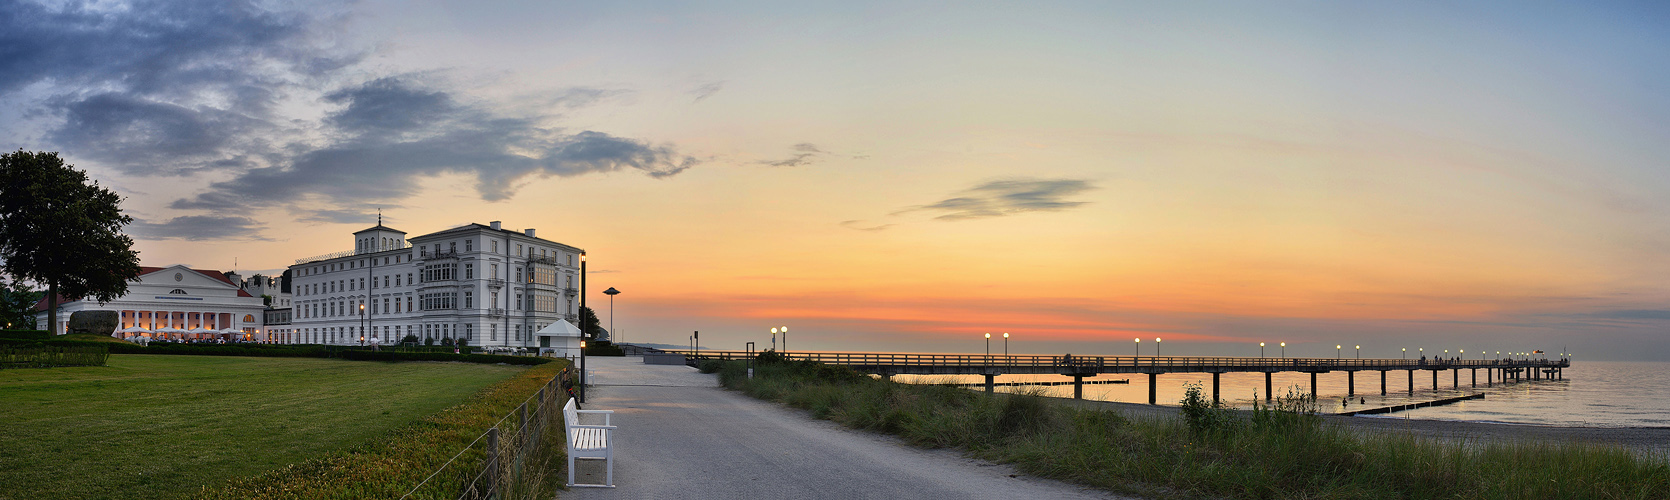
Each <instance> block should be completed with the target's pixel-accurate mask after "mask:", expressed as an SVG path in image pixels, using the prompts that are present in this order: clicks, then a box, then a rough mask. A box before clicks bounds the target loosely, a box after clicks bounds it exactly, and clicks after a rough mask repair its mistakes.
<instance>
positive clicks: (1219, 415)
mask: <svg viewBox="0 0 1670 500" xmlns="http://www.w3.org/2000/svg"><path fill="white" fill-rule="evenodd" d="M1183 388H1184V390H1183V400H1182V401H1180V402H1179V406H1180V407H1181V408H1180V409H1181V410H1182V412H1183V421H1184V422H1186V423H1188V424H1189V430H1192V431H1194V432H1196V433H1207V432H1217V431H1225V430H1230V429H1231V428H1232V427H1233V426H1234V425H1235V423H1236V420H1235V412H1234V410H1233V409H1230V408H1228V407H1226V406H1224V404H1223V403H1222V402H1220V401H1207V400H1206V396H1205V395H1204V394H1203V393H1202V391H1201V388H1200V384H1196V383H1193V382H1190V383H1186V384H1183Z"/></svg>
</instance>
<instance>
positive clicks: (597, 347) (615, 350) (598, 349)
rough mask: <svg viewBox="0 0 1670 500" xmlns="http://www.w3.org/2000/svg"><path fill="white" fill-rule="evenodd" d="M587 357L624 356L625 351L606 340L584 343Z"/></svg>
mask: <svg viewBox="0 0 1670 500" xmlns="http://www.w3.org/2000/svg"><path fill="white" fill-rule="evenodd" d="M586 355H587V356H625V355H626V351H625V350H622V349H621V348H620V346H617V345H615V344H614V343H613V342H609V341H607V340H600V341H595V342H587V343H586Z"/></svg>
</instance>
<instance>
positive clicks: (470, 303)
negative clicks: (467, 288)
mask: <svg viewBox="0 0 1670 500" xmlns="http://www.w3.org/2000/svg"><path fill="white" fill-rule="evenodd" d="M474 307H475V292H464V308H465V309H471V308H474Z"/></svg>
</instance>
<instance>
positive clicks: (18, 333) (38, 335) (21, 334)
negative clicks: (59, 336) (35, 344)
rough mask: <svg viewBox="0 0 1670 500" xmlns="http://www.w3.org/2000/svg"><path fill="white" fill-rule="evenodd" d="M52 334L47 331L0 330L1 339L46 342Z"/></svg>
mask: <svg viewBox="0 0 1670 500" xmlns="http://www.w3.org/2000/svg"><path fill="white" fill-rule="evenodd" d="M51 337H52V334H51V333H49V332H47V331H46V330H0V339H21V340H46V339H48V338H51Z"/></svg>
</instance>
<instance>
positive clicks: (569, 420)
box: [562, 398, 580, 427]
mask: <svg viewBox="0 0 1670 500" xmlns="http://www.w3.org/2000/svg"><path fill="white" fill-rule="evenodd" d="M574 410H575V408H574V399H573V398H569V400H568V403H567V404H564V405H562V421H563V424H565V425H567V426H568V427H573V426H576V425H580V414H578V413H575V412H574Z"/></svg>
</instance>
